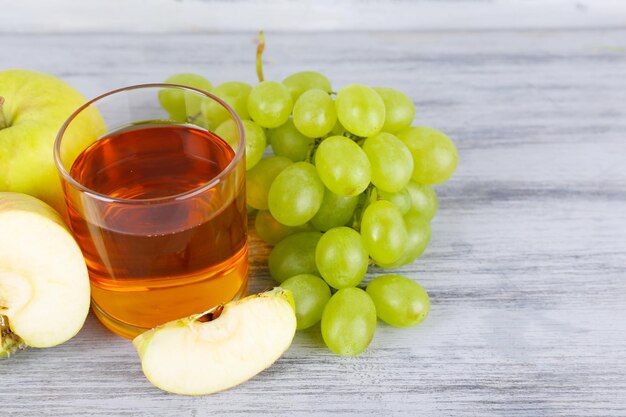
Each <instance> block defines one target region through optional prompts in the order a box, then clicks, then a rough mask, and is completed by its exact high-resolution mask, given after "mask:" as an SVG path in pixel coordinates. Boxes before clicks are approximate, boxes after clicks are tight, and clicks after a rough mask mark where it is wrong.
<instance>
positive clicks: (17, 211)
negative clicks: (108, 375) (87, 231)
mask: <svg viewBox="0 0 626 417" xmlns="http://www.w3.org/2000/svg"><path fill="white" fill-rule="evenodd" d="M89 302H90V294H89V276H88V274H87V267H86V265H85V261H84V259H83V255H82V253H81V251H80V249H79V247H78V245H77V244H76V241H75V240H74V238H73V237H72V235H71V233H70V231H69V229H68V228H67V226H66V225H65V223H64V222H63V219H62V218H61V216H60V215H59V214H58V213H57V212H56V211H54V210H53V209H52V208H51V207H50V206H48V205H47V204H45V203H43V202H42V201H40V200H37V199H36V198H34V197H31V196H28V195H25V194H19V193H6V192H0V356H5V355H9V354H11V353H13V352H14V351H15V350H16V349H18V348H22V347H25V346H32V347H37V348H44V347H51V346H55V345H58V344H60V343H63V342H65V341H67V340H69V339H70V338H72V337H73V336H74V335H75V334H76V333H78V331H79V330H80V329H81V327H82V326H83V324H84V322H85V319H86V317H87V313H88V312H89Z"/></svg>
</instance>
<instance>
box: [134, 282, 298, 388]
mask: <svg viewBox="0 0 626 417" xmlns="http://www.w3.org/2000/svg"><path fill="white" fill-rule="evenodd" d="M207 320H209V321H207ZM295 331H296V315H295V309H294V304H293V297H292V295H291V292H290V291H288V290H284V289H282V288H275V289H274V290H271V291H268V292H264V293H260V294H255V295H251V296H249V297H246V298H244V299H241V300H238V301H233V302H230V303H228V304H225V305H223V306H218V307H216V308H215V309H212V310H209V311H207V312H204V313H201V314H196V315H193V316H190V317H188V318H185V319H181V320H175V321H172V322H169V323H166V324H164V325H162V326H159V327H157V328H155V329H152V330H149V331H147V332H145V333H143V334H141V335H139V336H137V337H136V338H135V340H133V344H134V345H135V347H136V348H137V351H138V353H139V357H140V359H141V364H142V368H143V372H144V374H145V375H146V378H148V380H149V381H150V382H151V383H152V384H154V385H155V386H157V387H158V388H160V389H162V390H165V391H168V392H172V393H175V394H184V395H203V394H212V393H215V392H218V391H222V390H225V389H228V388H231V387H234V386H235V385H238V384H240V383H242V382H244V381H247V380H248V379H250V378H252V377H253V376H254V375H256V374H258V373H259V372H261V371H262V370H264V369H266V368H268V367H269V366H270V365H272V364H273V363H274V362H275V361H276V360H277V359H278V358H279V357H280V356H281V355H282V354H283V353H284V352H285V351H286V350H287V349H288V348H289V346H290V345H291V341H292V340H293V337H294V334H295Z"/></svg>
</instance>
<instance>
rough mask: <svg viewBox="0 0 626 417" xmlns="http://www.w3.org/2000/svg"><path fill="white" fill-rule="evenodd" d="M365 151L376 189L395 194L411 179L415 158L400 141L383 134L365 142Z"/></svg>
mask: <svg viewBox="0 0 626 417" xmlns="http://www.w3.org/2000/svg"><path fill="white" fill-rule="evenodd" d="M363 151H364V152H365V154H366V155H367V159H369V161H370V164H371V165H372V184H374V185H375V186H376V188H378V189H380V190H383V191H387V192H389V193H395V192H397V191H400V190H402V189H403V188H404V187H405V186H406V185H407V184H408V182H409V180H410V179H411V174H412V173H413V158H412V157H411V152H410V151H409V149H408V148H407V147H406V146H405V145H404V143H402V141H401V140H400V139H398V138H397V137H395V136H394V135H392V134H391V133H386V132H382V133H379V134H378V135H376V136H372V137H370V138H367V139H366V140H365V143H364V144H363Z"/></svg>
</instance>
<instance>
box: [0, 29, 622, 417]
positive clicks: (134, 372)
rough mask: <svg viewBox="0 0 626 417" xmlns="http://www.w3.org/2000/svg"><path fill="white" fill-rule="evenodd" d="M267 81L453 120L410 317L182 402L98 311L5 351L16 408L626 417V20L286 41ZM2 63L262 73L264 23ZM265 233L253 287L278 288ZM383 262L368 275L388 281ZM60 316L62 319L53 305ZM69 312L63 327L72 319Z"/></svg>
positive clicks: (18, 45)
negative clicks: (347, 91)
mask: <svg viewBox="0 0 626 417" xmlns="http://www.w3.org/2000/svg"><path fill="white" fill-rule="evenodd" d="M267 43H268V45H267V51H266V67H265V72H266V76H267V77H268V78H274V79H279V80H280V79H282V78H283V77H284V76H286V75H287V74H290V73H291V72H294V71H296V70H303V69H313V70H321V71H323V72H324V73H326V74H327V75H328V76H329V77H330V78H331V79H332V80H333V82H334V85H335V86H341V85H345V84H347V83H349V82H362V83H366V84H371V85H388V86H393V87H399V88H401V89H403V90H404V91H406V92H407V93H408V94H409V95H410V96H411V97H413V98H414V100H415V104H416V107H417V117H416V123H418V124H422V125H431V126H434V127H437V128H439V129H441V130H443V131H445V132H447V133H448V134H449V135H450V136H451V137H452V138H453V139H454V140H455V142H456V143H457V146H458V148H459V154H460V161H461V162H460V165H459V169H458V171H457V173H456V175H455V176H454V178H453V179H452V181H451V182H450V183H448V184H445V185H443V186H440V187H438V188H437V191H438V193H439V196H440V209H439V212H438V213H437V216H436V218H435V219H434V221H433V225H432V226H433V239H432V242H431V244H430V246H429V248H428V249H427V251H426V253H425V254H424V256H423V257H422V258H421V259H420V260H419V261H418V262H416V263H414V264H413V265H410V266H408V267H405V268H402V269H401V270H400V272H401V273H403V274H405V275H407V276H410V277H412V278H414V279H416V280H418V281H419V282H420V283H421V284H422V285H423V286H424V287H425V288H427V289H428V291H429V293H430V295H431V300H432V311H431V314H430V317H429V318H428V320H427V321H426V322H425V323H424V324H423V325H421V326H418V327H416V328H412V329H395V328H391V327H389V326H386V325H384V324H379V326H378V329H377V333H376V337H375V339H374V341H373V343H372V345H371V346H370V348H369V350H368V351H367V352H366V353H364V354H363V355H361V356H359V357H356V358H341V357H338V356H335V355H333V354H332V353H330V352H329V351H328V350H327V349H326V348H325V347H324V345H323V342H322V340H321V337H320V335H319V328H317V327H316V328H313V329H312V330H310V331H305V332H301V333H298V335H297V336H296V338H295V340H294V343H293V345H292V347H291V349H290V350H289V351H288V352H287V353H286V354H285V355H284V356H283V357H282V358H281V359H280V360H279V361H278V362H277V363H276V364H275V365H274V366H273V367H272V368H270V369H268V370H267V371H265V372H263V373H262V374H260V375H258V376H257V377H255V378H254V379H252V380H251V381H249V382H247V383H245V384H243V385H241V386H239V387H237V388H234V389H232V390H230V391H227V392H224V393H220V394H217V395H213V396H207V397H198V398H191V397H183V396H176V395H171V394H167V393H165V392H161V391H159V390H158V389H156V388H154V387H153V386H152V385H150V383H149V382H148V381H147V380H146V379H145V378H144V377H143V375H142V372H141V367H140V363H139V360H138V357H137V354H136V353H135V350H134V349H133V347H132V346H131V344H130V343H129V342H128V341H127V340H123V339H120V338H118V337H116V336H114V335H112V334H111V333H109V332H107V331H106V330H105V329H104V328H102V327H101V326H100V325H99V324H98V323H97V322H96V321H95V319H93V318H92V317H90V318H89V320H88V321H87V323H86V325H85V327H84V329H83V330H82V332H81V333H80V334H79V335H78V336H77V337H76V338H74V339H73V340H71V341H70V342H68V343H66V344H64V345H62V346H59V347H57V348H53V349H48V350H28V351H24V352H21V353H20V354H19V355H15V356H14V357H12V358H11V359H10V360H1V361H0V410H1V415H3V416H5V415H6V416H9V415H20V416H21V415H33V416H40V415H51V416H71V415H77V416H78V415H94V416H113V415H123V416H139V415H145V416H153V415H166V416H177V417H178V416H201V415H233V416H235V415H236V416H240V415H289V416H309V415H320V416H321V415H333V416H338V415H350V414H355V415H359V416H383V415H384V416H386V415H407V416H409V415H410V416H417V415H425V416H426V415H467V416H488V415H496V416H517V415H525V416H596V415H597V416H600V415H603V416H605V415H614V416H623V415H626V30H582V31H518V32H507V31H486V32H481V31H477V32H439V33H438V32H423V33H367V32H363V33H341V34H340V33H336V34H332V33H331V34H316V33H312V34H294V33H269V34H268V36H267ZM0 44H2V67H25V68H33V69H39V70H43V71H46V72H50V73H52V74H55V75H58V76H60V77H62V78H63V79H65V80H67V81H69V82H70V83H71V84H73V85H74V86H76V87H78V88H79V89H80V90H82V91H83V92H84V93H85V94H86V95H87V96H95V95H96V94H99V93H102V92H104V91H107V90H110V89H113V88H116V87H120V86H124V85H128V84H133V83H143V82H152V81H161V80H163V79H164V78H165V77H166V76H168V75H171V74H173V73H176V72H182V71H193V72H198V73H201V74H205V75H206V76H207V77H208V78H210V79H211V80H213V81H214V82H221V81H226V80H231V79H236V80H244V81H248V82H253V81H254V52H255V51H254V49H255V44H254V34H252V33H240V34H187V35H124V34H113V33H108V34H87V35H50V34H47V35H46V34H39V35H36V34H31V35H29V34H22V35H19V36H18V35H11V34H6V33H5V34H2V35H0ZM267 252H268V248H267V247H266V246H264V245H263V244H262V243H260V242H259V241H258V239H256V238H255V237H254V235H253V236H251V258H250V260H251V264H252V272H251V280H252V285H251V287H252V288H251V289H252V291H258V290H261V289H265V288H267V287H270V286H272V285H273V284H272V281H271V279H270V278H269V277H268V272H267V268H266V257H267ZM379 273H380V271H379V270H376V269H372V270H370V273H369V274H368V278H367V279H368V280H369V279H371V278H372V277H373V276H376V275H377V274H379ZM50 314H54V311H51V312H50ZM59 320H63V318H62V317H59Z"/></svg>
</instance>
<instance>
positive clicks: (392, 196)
mask: <svg viewBox="0 0 626 417" xmlns="http://www.w3.org/2000/svg"><path fill="white" fill-rule="evenodd" d="M376 192H377V193H378V199H379V200H387V201H389V202H391V203H393V205H394V206H396V207H397V208H398V210H399V211H400V213H402V215H405V214H406V213H408V212H409V210H411V195H410V194H409V190H408V189H407V188H403V189H401V190H400V191H398V192H397V193H388V192H386V191H381V190H376Z"/></svg>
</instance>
